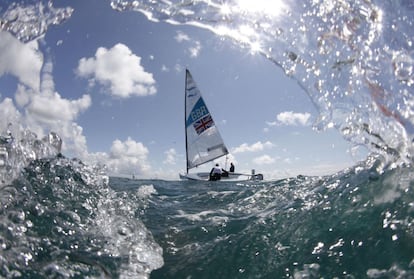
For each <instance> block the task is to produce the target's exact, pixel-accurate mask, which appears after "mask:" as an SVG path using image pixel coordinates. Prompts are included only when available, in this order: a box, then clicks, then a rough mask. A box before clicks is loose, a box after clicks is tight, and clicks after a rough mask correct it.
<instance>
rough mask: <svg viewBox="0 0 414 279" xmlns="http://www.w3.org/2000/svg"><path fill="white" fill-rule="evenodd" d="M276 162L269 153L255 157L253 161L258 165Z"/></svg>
mask: <svg viewBox="0 0 414 279" xmlns="http://www.w3.org/2000/svg"><path fill="white" fill-rule="evenodd" d="M274 162H275V159H274V158H272V157H270V156H269V155H262V156H260V157H256V158H254V159H253V163H255V164H257V165H269V164H273V163H274Z"/></svg>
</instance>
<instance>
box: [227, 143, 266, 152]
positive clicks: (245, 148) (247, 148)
mask: <svg viewBox="0 0 414 279" xmlns="http://www.w3.org/2000/svg"><path fill="white" fill-rule="evenodd" d="M273 146H274V144H273V143H271V142H270V141H266V142H264V143H262V142H261V141H258V142H256V143H253V144H252V145H248V144H247V143H243V144H241V145H240V146H238V147H236V148H234V149H233V151H232V153H234V154H236V153H242V152H256V151H262V150H264V149H265V148H272V147H273Z"/></svg>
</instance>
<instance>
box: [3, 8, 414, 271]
mask: <svg viewBox="0 0 414 279" xmlns="http://www.w3.org/2000/svg"><path fill="white" fill-rule="evenodd" d="M253 2H254V6H252V5H251V3H252V1H242V0H239V1H217V2H215V1H173V2H169V1H121V0H118V1H112V2H110V3H108V4H110V5H111V6H112V7H113V9H114V10H117V11H121V12H122V11H131V10H132V11H137V12H142V13H144V14H146V15H147V17H148V18H149V19H151V20H155V21H157V20H158V21H166V22H169V23H171V24H191V25H195V26H198V27H199V28H205V29H209V30H211V31H212V32H214V33H216V34H217V35H218V36H225V37H227V38H229V39H231V40H232V41H233V42H234V44H235V45H237V46H239V47H242V48H248V49H250V50H251V51H252V52H254V53H257V55H261V56H264V57H265V58H266V59H268V60H269V62H270V63H274V64H275V67H280V68H282V69H283V70H284V71H285V73H286V75H288V76H290V77H292V78H293V79H295V80H296V81H297V82H298V84H299V85H300V86H301V87H302V88H303V89H304V91H305V92H306V93H307V94H308V95H309V97H310V98H311V100H312V101H313V102H314V103H315V105H316V106H317V108H318V109H319V112H320V117H319V119H318V121H317V123H316V124H315V126H316V127H317V128H319V129H325V128H328V127H336V128H337V129H338V130H339V131H340V132H341V133H342V134H343V135H344V137H345V138H346V139H349V140H350V141H352V142H353V143H354V144H355V146H364V147H365V148H368V149H369V150H370V151H372V154H371V155H370V156H369V157H368V159H367V160H366V161H365V162H362V163H361V164H360V165H358V166H355V167H354V168H351V169H347V170H344V171H342V172H340V173H338V174H335V175H332V176H326V177H302V176H301V177H295V178H289V179H284V180H280V181H264V182H260V183H220V184H210V183H192V182H173V181H159V180H149V181H142V180H131V179H121V178H108V177H107V176H106V174H105V169H104V167H100V166H88V165H84V164H83V163H82V162H80V161H78V160H76V159H69V158H65V157H64V156H62V155H61V154H60V149H61V142H60V139H59V136H58V135H56V134H54V133H50V134H49V135H48V136H47V137H45V138H43V139H38V138H37V136H36V135H35V134H34V133H32V132H31V131H30V127H27V129H23V130H19V129H15V128H13V127H18V126H19V123H13V125H12V126H10V127H9V128H10V130H9V131H3V133H2V137H1V138H0V175H1V176H0V183H1V188H0V192H1V193H0V203H1V207H0V218H1V222H0V251H1V252H0V276H1V277H6V278H15V277H17V278H19V277H23V278H48V277H50V278H85V277H89V278H98V277H99V278H102V277H103V278H117V277H120V278H148V277H151V278H321V277H323V278H335V277H336V278H413V277H414V252H413V251H414V229H413V227H414V223H413V218H414V215H413V212H414V202H413V200H414V198H413V183H414V180H413V175H414V174H413V173H414V172H413V170H412V167H411V164H412V154H413V153H412V138H413V132H414V131H413V128H412V127H413V123H414V122H413V115H414V112H413V108H414V100H413V97H412V86H413V53H412V51H413V42H412V38H413V37H414V36H413V35H414V34H413V33H414V29H413V26H412V25H413V19H414V2H413V1H409V0H399V1H397V0H395V1H362V0H361V1H357V0H356V1H328V0H325V1H323V0H319V1H317V0H314V1H287V0H286V1H253ZM269 5H271V6H269ZM3 6H4V4H3ZM3 6H2V9H1V10H0V20H1V22H0V25H1V29H3V30H7V31H9V32H10V33H12V34H13V35H14V36H16V37H17V38H18V39H20V40H21V41H23V42H29V41H31V40H34V39H37V38H39V37H41V36H42V35H43V34H44V33H45V32H47V29H48V27H50V25H52V24H60V23H61V22H62V21H64V20H65V19H68V18H70V16H71V14H72V12H73V10H72V9H71V8H65V9H56V8H54V7H53V2H52V1H49V2H48V1H23V2H13V3H11V4H10V5H8V6H7V5H6V6H5V7H4V8H3ZM275 70H276V69H275ZM21 131H23V132H21Z"/></svg>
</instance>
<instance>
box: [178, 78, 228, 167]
mask: <svg viewBox="0 0 414 279" xmlns="http://www.w3.org/2000/svg"><path fill="white" fill-rule="evenodd" d="M185 136H186V150H187V173H188V170H189V169H191V168H194V167H197V166H199V165H202V164H204V163H207V162H209V161H212V160H214V159H216V158H218V157H221V156H224V155H226V154H228V153H229V152H228V150H227V147H226V146H225V145H224V142H223V139H222V138H221V135H220V133H219V131H218V129H217V127H216V125H215V123H214V120H213V118H212V116H211V114H210V112H209V111H208V109H207V106H206V104H205V102H204V100H203V97H202V96H201V93H200V90H199V89H198V87H197V85H196V83H195V81H194V79H193V77H192V76H191V74H190V71H189V70H186V76H185Z"/></svg>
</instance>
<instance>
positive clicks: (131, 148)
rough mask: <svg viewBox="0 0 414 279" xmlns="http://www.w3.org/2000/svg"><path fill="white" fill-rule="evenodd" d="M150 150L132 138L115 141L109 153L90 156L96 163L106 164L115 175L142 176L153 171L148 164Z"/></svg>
mask: <svg viewBox="0 0 414 279" xmlns="http://www.w3.org/2000/svg"><path fill="white" fill-rule="evenodd" d="M148 153H149V151H148V149H147V148H146V147H145V146H144V145H143V144H142V143H141V142H136V141H134V140H133V139H131V138H128V139H127V140H126V141H123V142H122V141H120V140H118V139H117V140H115V141H114V142H113V143H112V147H111V150H110V152H109V153H94V154H90V158H91V159H92V160H93V161H95V163H98V162H100V163H104V164H105V165H106V166H107V167H108V171H109V172H110V173H113V174H125V175H142V174H147V173H148V172H149V170H150V169H151V167H150V165H149V163H148V162H147V160H148V159H147V157H148Z"/></svg>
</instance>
